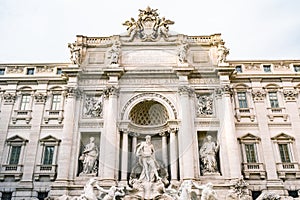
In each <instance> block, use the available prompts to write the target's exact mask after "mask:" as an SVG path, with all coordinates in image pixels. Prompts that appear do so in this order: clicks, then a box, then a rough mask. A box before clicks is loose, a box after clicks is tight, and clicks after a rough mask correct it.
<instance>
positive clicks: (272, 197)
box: [257, 192, 281, 200]
mask: <svg viewBox="0 0 300 200" xmlns="http://www.w3.org/2000/svg"><path fill="white" fill-rule="evenodd" d="M279 199H281V197H280V196H279V195H278V194H275V193H273V192H263V193H261V195H259V196H258V197H257V200H279Z"/></svg>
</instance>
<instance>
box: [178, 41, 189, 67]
mask: <svg viewBox="0 0 300 200" xmlns="http://www.w3.org/2000/svg"><path fill="white" fill-rule="evenodd" d="M187 49H188V44H182V45H180V46H179V48H178V60H179V62H180V63H181V64H183V63H186V62H187V60H186V56H187V55H186V54H187Z"/></svg>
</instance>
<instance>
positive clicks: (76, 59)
mask: <svg viewBox="0 0 300 200" xmlns="http://www.w3.org/2000/svg"><path fill="white" fill-rule="evenodd" d="M68 47H69V48H70V52H71V57H70V60H71V62H72V63H73V64H76V65H78V64H80V56H81V55H80V50H81V49H80V47H78V46H77V44H76V43H69V44H68Z"/></svg>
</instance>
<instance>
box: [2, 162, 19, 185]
mask: <svg viewBox="0 0 300 200" xmlns="http://www.w3.org/2000/svg"><path fill="white" fill-rule="evenodd" d="M22 175H23V165H9V164H3V165H2V166H1V172H0V180H1V181H3V180H4V179H5V176H14V178H15V180H16V181H18V180H20V179H21V177H22Z"/></svg>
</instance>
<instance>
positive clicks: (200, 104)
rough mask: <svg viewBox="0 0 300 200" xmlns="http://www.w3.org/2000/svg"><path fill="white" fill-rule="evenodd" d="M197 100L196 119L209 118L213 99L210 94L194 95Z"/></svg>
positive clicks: (211, 112)
mask: <svg viewBox="0 0 300 200" xmlns="http://www.w3.org/2000/svg"><path fill="white" fill-rule="evenodd" d="M196 98H197V108H196V109H197V117H201V116H209V115H212V114H213V97H212V94H207V95H200V94H197V95H196Z"/></svg>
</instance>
